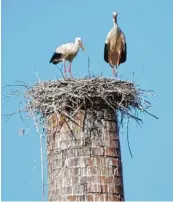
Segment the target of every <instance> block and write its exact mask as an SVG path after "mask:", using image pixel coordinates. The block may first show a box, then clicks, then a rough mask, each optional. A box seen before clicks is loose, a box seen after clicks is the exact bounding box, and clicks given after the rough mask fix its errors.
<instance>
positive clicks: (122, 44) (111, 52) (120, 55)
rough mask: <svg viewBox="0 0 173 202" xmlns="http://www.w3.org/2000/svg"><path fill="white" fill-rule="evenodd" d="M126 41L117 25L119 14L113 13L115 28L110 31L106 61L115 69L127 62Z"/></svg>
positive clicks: (107, 40)
mask: <svg viewBox="0 0 173 202" xmlns="http://www.w3.org/2000/svg"><path fill="white" fill-rule="evenodd" d="M126 51H127V50H126V40H125V35H124V33H123V32H122V30H121V29H120V28H119V27H118V24H117V14H116V13H113V28H112V29H111V30H110V31H109V33H108V34H107V37H106V41H105V47H104V59H105V61H106V62H107V63H109V64H110V66H111V67H112V68H113V74H114V75H115V70H114V66H115V67H116V68H117V67H118V66H119V65H120V64H121V63H123V62H125V61H126V54H127V53H126Z"/></svg>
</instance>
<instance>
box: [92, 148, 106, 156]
mask: <svg viewBox="0 0 173 202" xmlns="http://www.w3.org/2000/svg"><path fill="white" fill-rule="evenodd" d="M91 155H92V156H103V155H104V148H103V147H98V148H92V149H91Z"/></svg>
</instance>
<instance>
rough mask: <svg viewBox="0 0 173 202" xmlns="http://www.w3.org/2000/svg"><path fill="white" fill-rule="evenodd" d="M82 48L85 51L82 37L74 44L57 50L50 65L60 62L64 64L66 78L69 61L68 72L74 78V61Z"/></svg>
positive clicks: (65, 45) (62, 46) (64, 45)
mask: <svg viewBox="0 0 173 202" xmlns="http://www.w3.org/2000/svg"><path fill="white" fill-rule="evenodd" d="M80 47H81V49H82V50H83V51H84V46H83V43H82V39H81V38H80V37H77V38H76V39H75V42H74V43H66V44H63V45H61V46H59V47H58V48H57V49H56V51H55V53H54V54H53V56H52V58H51V59H50V63H53V64H58V63H59V62H64V73H65V77H66V72H67V70H66V61H69V62H70V65H69V68H68V72H69V73H70V75H71V77H72V73H71V67H72V61H73V59H74V57H75V56H76V55H77V53H78V51H79V48H80ZM84 53H85V51H84Z"/></svg>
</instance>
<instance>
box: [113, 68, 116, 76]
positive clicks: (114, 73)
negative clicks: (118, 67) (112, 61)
mask: <svg viewBox="0 0 173 202" xmlns="http://www.w3.org/2000/svg"><path fill="white" fill-rule="evenodd" d="M112 73H113V75H114V76H115V77H116V72H115V69H114V67H112Z"/></svg>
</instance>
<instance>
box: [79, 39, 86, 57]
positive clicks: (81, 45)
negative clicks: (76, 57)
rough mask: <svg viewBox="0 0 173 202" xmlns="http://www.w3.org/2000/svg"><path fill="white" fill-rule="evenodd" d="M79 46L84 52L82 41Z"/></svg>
mask: <svg viewBox="0 0 173 202" xmlns="http://www.w3.org/2000/svg"><path fill="white" fill-rule="evenodd" d="M79 45H80V47H81V49H82V50H83V52H84V53H85V49H84V46H83V43H82V42H80V44H79ZM85 55H86V53H85Z"/></svg>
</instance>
